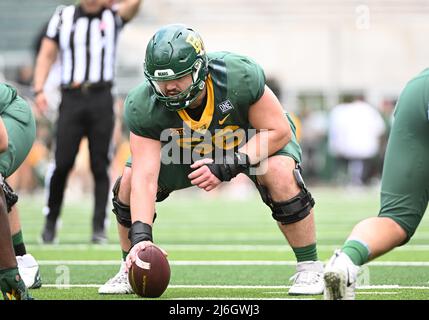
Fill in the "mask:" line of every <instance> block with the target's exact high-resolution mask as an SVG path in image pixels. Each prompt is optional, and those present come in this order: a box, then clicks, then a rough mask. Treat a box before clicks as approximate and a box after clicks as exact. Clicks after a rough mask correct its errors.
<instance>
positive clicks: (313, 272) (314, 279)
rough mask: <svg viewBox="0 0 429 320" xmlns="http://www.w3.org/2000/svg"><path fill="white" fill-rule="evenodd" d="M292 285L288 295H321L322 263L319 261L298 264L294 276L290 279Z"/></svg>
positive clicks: (323, 285)
mask: <svg viewBox="0 0 429 320" xmlns="http://www.w3.org/2000/svg"><path fill="white" fill-rule="evenodd" d="M290 280H291V281H293V285H292V286H291V287H290V289H289V292H288V294H289V295H291V296H300V295H317V294H323V291H324V289H325V283H324V282H323V263H322V262H320V261H305V262H298V264H297V266H296V273H295V275H294V276H293V277H292V278H290Z"/></svg>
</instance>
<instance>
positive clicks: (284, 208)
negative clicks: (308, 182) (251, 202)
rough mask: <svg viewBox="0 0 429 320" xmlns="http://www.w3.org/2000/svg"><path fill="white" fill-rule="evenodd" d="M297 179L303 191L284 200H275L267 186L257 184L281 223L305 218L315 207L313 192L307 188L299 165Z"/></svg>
mask: <svg viewBox="0 0 429 320" xmlns="http://www.w3.org/2000/svg"><path fill="white" fill-rule="evenodd" d="M293 174H294V177H295V180H296V181H297V183H298V186H299V187H300V188H301V191H300V192H299V193H298V195H296V196H295V197H293V198H291V199H289V200H286V201H282V202H276V201H273V200H272V198H271V196H270V194H269V192H268V190H267V188H265V187H264V186H261V185H257V188H258V190H259V192H260V194H261V197H262V200H263V201H264V203H265V204H266V205H268V206H269V207H270V209H271V211H272V217H273V218H274V220H276V221H279V222H280V223H281V224H284V225H285V224H291V223H295V222H298V221H300V220H302V219H304V218H305V217H306V216H308V215H309V214H310V211H311V209H312V208H313V207H314V204H315V201H314V199H313V197H312V196H311V193H310V192H309V191H308V190H307V188H306V187H305V184H304V180H303V179H302V176H301V168H300V167H299V165H297V167H296V168H295V169H294V171H293Z"/></svg>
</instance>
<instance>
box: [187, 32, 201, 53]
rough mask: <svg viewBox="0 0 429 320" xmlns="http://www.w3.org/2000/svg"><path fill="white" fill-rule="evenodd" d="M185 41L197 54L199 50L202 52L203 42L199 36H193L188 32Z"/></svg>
mask: <svg viewBox="0 0 429 320" xmlns="http://www.w3.org/2000/svg"><path fill="white" fill-rule="evenodd" d="M186 42H187V43H189V44H190V45H191V46H193V47H194V49H195V52H196V53H197V54H199V53H200V52H204V46H203V42H202V41H201V39H200V38H198V37H195V36H194V35H193V34H189V35H188V37H187V38H186Z"/></svg>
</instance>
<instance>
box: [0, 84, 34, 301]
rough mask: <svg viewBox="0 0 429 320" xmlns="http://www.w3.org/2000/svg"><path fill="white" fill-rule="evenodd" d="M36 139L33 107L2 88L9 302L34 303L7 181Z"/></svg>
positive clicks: (0, 195)
mask: <svg viewBox="0 0 429 320" xmlns="http://www.w3.org/2000/svg"><path fill="white" fill-rule="evenodd" d="M35 137H36V123H35V121H34V117H33V114H32V112H31V109H30V107H29V106H28V104H27V103H26V102H25V101H24V100H23V99H21V98H20V97H19V96H18V95H17V93H16V90H15V89H14V88H12V87H10V86H8V85H5V84H0V289H1V292H2V294H3V297H4V299H6V300H12V299H17V300H21V299H22V300H24V299H31V297H30V295H29V294H28V290H27V287H26V285H25V283H24V281H23V279H22V278H21V276H20V271H19V270H18V263H17V258H16V257H15V251H14V248H13V246H12V239H11V232H10V227H9V221H8V217H7V213H8V212H10V211H11V209H12V207H13V206H14V205H15V203H16V202H17V201H18V197H17V195H16V194H15V193H14V192H13V190H12V189H11V188H10V187H9V185H8V184H7V183H6V181H5V180H4V179H5V178H7V177H8V176H10V175H11V174H12V173H13V172H14V171H15V170H16V169H17V168H18V167H19V166H20V165H21V163H22V162H23V161H24V159H25V157H26V156H27V154H28V153H29V152H30V149H31V147H32V145H33V142H34V139H35ZM21 260H22V259H21ZM36 265H37V264H36ZM37 271H38V267H37ZM33 282H34V281H33Z"/></svg>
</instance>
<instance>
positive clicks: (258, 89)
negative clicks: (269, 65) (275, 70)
mask: <svg viewBox="0 0 429 320" xmlns="http://www.w3.org/2000/svg"><path fill="white" fill-rule="evenodd" d="M237 62H239V65H238V66H237V69H236V70H237V73H238V74H239V78H238V79H237V80H235V81H237V84H234V86H236V85H238V86H239V88H237V89H238V90H237V91H238V92H239V94H240V104H241V107H242V109H243V111H248V110H249V108H250V106H251V105H252V104H254V103H255V102H256V101H258V100H259V99H260V98H261V97H262V95H263V94H264V90H265V73H264V71H263V70H262V68H261V66H260V65H259V64H257V63H256V62H254V61H253V60H251V59H250V58H247V57H242V58H240V60H239V61H237Z"/></svg>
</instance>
